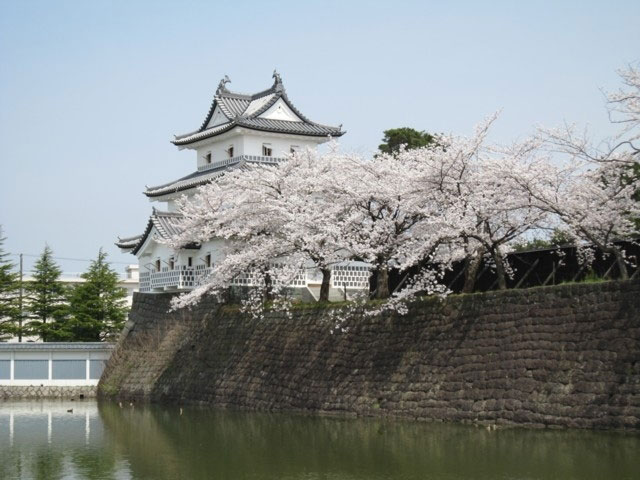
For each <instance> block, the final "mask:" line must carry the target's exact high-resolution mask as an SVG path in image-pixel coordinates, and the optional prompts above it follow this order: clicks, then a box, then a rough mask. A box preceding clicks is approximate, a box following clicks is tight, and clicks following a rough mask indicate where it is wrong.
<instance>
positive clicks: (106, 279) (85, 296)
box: [64, 249, 128, 342]
mask: <svg viewBox="0 0 640 480" xmlns="http://www.w3.org/2000/svg"><path fill="white" fill-rule="evenodd" d="M106 257H107V254H106V253H105V252H103V251H102V249H100V251H99V252H98V257H97V258H96V260H94V261H93V262H91V265H90V266H89V269H88V270H87V272H85V273H84V274H82V278H84V279H85V282H84V283H81V284H79V285H77V286H76V287H75V288H74V289H73V290H72V292H71V294H70V296H69V309H70V312H71V315H70V318H69V319H68V320H67V321H66V322H65V328H64V331H65V335H66V338H67V339H68V340H71V341H77V342H99V341H103V340H105V339H109V338H112V337H114V336H116V335H117V334H118V333H119V332H120V330H122V327H123V326H124V322H125V321H126V319H127V312H128V307H127V302H126V297H127V292H126V290H125V289H124V288H122V287H120V286H118V274H117V273H116V272H115V271H114V270H112V269H111V266H110V265H109V263H107V262H106Z"/></svg>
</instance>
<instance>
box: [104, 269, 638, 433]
mask: <svg viewBox="0 0 640 480" xmlns="http://www.w3.org/2000/svg"><path fill="white" fill-rule="evenodd" d="M170 298H171V297H170V296H169V295H151V294H137V295H136V297H135V299H134V305H133V309H132V311H131V314H130V319H131V320H130V322H129V324H128V328H127V332H126V333H125V335H124V336H123V338H122V339H121V342H120V344H119V346H118V347H117V349H116V351H115V353H114V354H113V356H112V357H111V360H110V361H109V364H108V365H107V368H106V370H105V374H104V375H103V377H102V380H101V383H100V385H99V394H101V395H104V396H116V397H122V398H127V399H134V400H143V401H153V402H170V403H179V404H182V403H202V404H207V405H213V406H223V407H235V408H242V409H257V410H269V411H304V412H323V413H336V414H351V415H375V416H393V417H406V418H413V419H418V420H440V421H462V422H478V423H485V424H491V423H496V424H525V425H531V426H566V427H578V428H619V429H640V282H637V281H630V282H606V283H593V284H573V285H561V286H555V287H543V288H534V289H527V290H510V291H506V292H491V293H484V294H474V295H460V296H451V297H449V298H448V299H447V300H446V301H444V302H441V301H439V300H436V299H427V300H424V301H419V302H416V303H414V304H413V305H412V307H411V308H410V312H409V314H408V315H406V316H397V315H392V314H389V315H378V316H373V317H369V316H364V315H354V316H351V317H350V318H349V319H348V321H347V322H346V324H345V326H346V327H347V328H348V331H347V332H345V333H343V332H334V333H332V326H333V322H332V321H331V320H329V318H328V315H327V310H323V309H314V308H306V309H304V308H301V309H299V310H295V311H294V312H293V317H292V318H287V317H286V316H285V315H283V314H279V313H270V314H268V315H267V316H266V318H264V319H263V320H254V319H251V318H250V317H249V316H248V315H245V314H242V313H240V312H238V311H237V310H234V309H233V308H231V307H221V306H219V305H217V304H215V303H214V302H212V301H211V300H204V301H203V302H201V304H199V305H198V306H197V307H196V308H194V309H192V310H190V311H189V310H182V311H178V312H174V313H167V310H168V307H169V301H170Z"/></svg>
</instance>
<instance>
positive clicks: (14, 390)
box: [0, 385, 96, 400]
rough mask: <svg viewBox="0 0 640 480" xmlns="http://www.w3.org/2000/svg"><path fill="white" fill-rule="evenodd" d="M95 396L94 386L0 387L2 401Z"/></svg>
mask: <svg viewBox="0 0 640 480" xmlns="http://www.w3.org/2000/svg"><path fill="white" fill-rule="evenodd" d="M81 396H82V397H81ZM95 396H96V386H95V385H93V386H82V387H74V386H64V387H62V386H44V385H28V386H18V385H10V386H9V385H0V399H2V400H13V399H18V398H91V397H95Z"/></svg>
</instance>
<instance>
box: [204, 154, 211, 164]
mask: <svg viewBox="0 0 640 480" xmlns="http://www.w3.org/2000/svg"><path fill="white" fill-rule="evenodd" d="M204 159H205V160H206V162H207V164H210V163H211V152H207V154H206V155H205V156H204Z"/></svg>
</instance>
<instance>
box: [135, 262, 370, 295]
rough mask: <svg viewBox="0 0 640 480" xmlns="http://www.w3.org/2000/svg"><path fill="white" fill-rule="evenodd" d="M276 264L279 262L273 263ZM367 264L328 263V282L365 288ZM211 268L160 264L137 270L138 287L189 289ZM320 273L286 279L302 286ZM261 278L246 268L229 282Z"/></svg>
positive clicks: (246, 283)
mask: <svg viewBox="0 0 640 480" xmlns="http://www.w3.org/2000/svg"><path fill="white" fill-rule="evenodd" d="M274 266H276V267H278V266H280V265H278V264H275V265H274ZM369 268H370V267H369V266H368V265H367V264H365V263H363V262H350V263H347V264H340V265H334V266H333V267H332V269H331V270H332V275H331V286H332V287H334V288H336V287H337V288H348V289H351V288H355V289H366V288H369V276H370V271H369ZM212 270H213V269H212V268H208V267H206V266H205V265H198V266H196V267H187V266H180V265H178V266H176V268H174V269H170V268H169V267H163V268H162V269H161V271H159V272H148V271H147V272H140V291H141V292H143V293H144V292H151V291H153V290H165V289H169V290H173V289H175V290H191V289H193V288H195V287H197V286H198V285H200V283H201V282H202V280H203V279H204V278H205V277H206V276H207V275H209V274H211V272H212ZM321 281H322V275H320V274H319V271H316V270H313V269H311V270H305V269H300V270H299V271H298V272H297V273H296V274H295V275H294V276H293V278H292V279H291V280H290V282H289V285H288V286H290V287H297V288H300V287H305V286H307V285H308V284H310V283H311V284H313V283H320V282H321ZM262 282H263V280H262V279H261V278H260V276H259V275H258V274H257V272H255V271H252V270H249V271H247V272H244V273H242V274H239V275H238V276H237V277H236V278H235V279H234V280H233V281H232V282H231V284H232V285H236V286H244V287H255V286H257V285H260V284H261V283H262Z"/></svg>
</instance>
